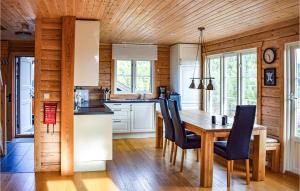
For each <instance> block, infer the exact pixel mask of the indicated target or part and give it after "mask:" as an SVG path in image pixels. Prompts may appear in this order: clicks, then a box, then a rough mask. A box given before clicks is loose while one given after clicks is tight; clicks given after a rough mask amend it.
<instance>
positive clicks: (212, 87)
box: [206, 79, 214, 90]
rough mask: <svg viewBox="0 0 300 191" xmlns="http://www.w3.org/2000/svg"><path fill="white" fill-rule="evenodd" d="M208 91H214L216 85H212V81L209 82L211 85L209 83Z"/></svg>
mask: <svg viewBox="0 0 300 191" xmlns="http://www.w3.org/2000/svg"><path fill="white" fill-rule="evenodd" d="M206 90H214V85H213V84H212V80H211V79H210V80H209V83H208V85H207V87H206Z"/></svg>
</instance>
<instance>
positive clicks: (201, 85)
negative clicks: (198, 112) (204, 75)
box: [198, 80, 205, 90]
mask: <svg viewBox="0 0 300 191" xmlns="http://www.w3.org/2000/svg"><path fill="white" fill-rule="evenodd" d="M198 89H200V90H203V89H205V88H204V84H203V80H200V84H199V86H198Z"/></svg>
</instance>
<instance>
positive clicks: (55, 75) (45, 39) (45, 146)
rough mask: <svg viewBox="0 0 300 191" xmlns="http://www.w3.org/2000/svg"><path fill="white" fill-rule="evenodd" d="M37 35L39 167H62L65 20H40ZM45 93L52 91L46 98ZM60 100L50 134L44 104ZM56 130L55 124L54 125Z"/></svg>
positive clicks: (37, 163) (55, 168)
mask: <svg viewBox="0 0 300 191" xmlns="http://www.w3.org/2000/svg"><path fill="white" fill-rule="evenodd" d="M35 29H36V37H35V60H36V67H35V100H36V101H35V102H36V105H35V112H34V113H35V119H36V120H35V124H34V126H35V128H34V129H35V132H34V134H35V140H34V141H35V170H36V171H59V170H60V142H61V141H60V118H61V116H60V101H61V59H62V56H61V39H62V21H61V19H37V20H36V27H35ZM44 93H49V94H50V99H49V100H44ZM45 101H51V102H57V103H58V113H57V124H56V125H55V127H54V133H47V128H46V125H44V124H43V103H44V102H45ZM50 132H52V127H50Z"/></svg>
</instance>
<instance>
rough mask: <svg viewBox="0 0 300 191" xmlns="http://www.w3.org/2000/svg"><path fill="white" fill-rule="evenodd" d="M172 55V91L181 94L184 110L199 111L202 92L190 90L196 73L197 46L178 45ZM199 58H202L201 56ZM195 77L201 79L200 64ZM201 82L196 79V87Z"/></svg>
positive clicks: (174, 46)
mask: <svg viewBox="0 0 300 191" xmlns="http://www.w3.org/2000/svg"><path fill="white" fill-rule="evenodd" d="M199 52H200V51H199ZM170 54H171V55H170V81H171V89H173V90H174V91H176V92H177V93H179V94H180V96H181V107H182V109H183V110H184V109H199V107H200V99H201V97H200V90H198V89H190V88H189V86H190V83H191V78H192V77H193V73H194V67H195V59H196V54H197V45H196V44H176V45H173V46H171V49H170ZM198 56H199V57H198V58H200V55H198ZM194 77H196V78H197V77H200V63H199V62H197V63H196V67H195V75H194ZM199 82H200V81H199V80H197V79H195V84H196V86H198V84H199Z"/></svg>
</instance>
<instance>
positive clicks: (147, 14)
mask: <svg viewBox="0 0 300 191" xmlns="http://www.w3.org/2000/svg"><path fill="white" fill-rule="evenodd" d="M65 15H74V16H76V17H78V18H82V19H99V20H100V21H101V42H104V43H155V44H174V43H178V42H185V43H190V42H191V43H192V42H197V38H198V34H199V32H198V31H197V28H198V26H204V27H205V28H206V30H205V34H204V36H205V40H206V41H212V40H217V39H220V38H224V37H228V36H232V35H235V34H239V33H242V32H245V31H248V30H252V29H256V28H260V27H263V26H266V25H269V24H273V23H276V22H281V21H285V20H288V19H292V18H296V17H299V0H2V1H1V26H2V27H5V28H6V30H1V37H2V39H16V38H18V37H16V36H15V35H14V32H15V31H17V30H20V28H21V24H20V23H22V22H27V23H28V24H29V25H30V30H31V31H34V20H35V18H36V17H51V18H57V17H61V16H65Z"/></svg>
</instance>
